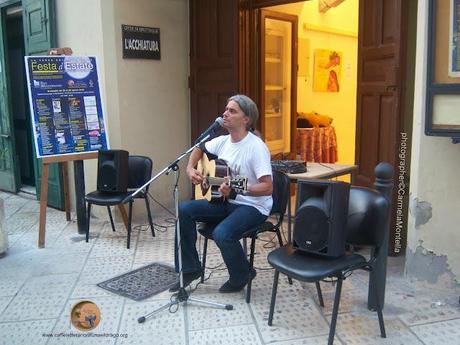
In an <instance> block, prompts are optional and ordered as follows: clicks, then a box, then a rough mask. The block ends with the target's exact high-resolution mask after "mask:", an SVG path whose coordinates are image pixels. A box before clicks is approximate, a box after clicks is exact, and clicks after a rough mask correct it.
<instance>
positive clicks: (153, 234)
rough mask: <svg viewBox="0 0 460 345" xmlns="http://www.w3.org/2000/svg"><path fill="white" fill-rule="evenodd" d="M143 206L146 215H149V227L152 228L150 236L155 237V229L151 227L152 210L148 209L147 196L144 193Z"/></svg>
mask: <svg viewBox="0 0 460 345" xmlns="http://www.w3.org/2000/svg"><path fill="white" fill-rule="evenodd" d="M144 200H145V207H147V216H148V217H149V224H150V229H151V230H152V236H153V237H155V229H154V228H153V221H152V212H151V211H150V204H149V196H148V194H145V195H144Z"/></svg>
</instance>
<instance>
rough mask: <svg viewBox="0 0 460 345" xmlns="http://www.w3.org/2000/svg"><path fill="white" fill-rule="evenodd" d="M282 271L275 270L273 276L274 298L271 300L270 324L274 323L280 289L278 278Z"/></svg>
mask: <svg viewBox="0 0 460 345" xmlns="http://www.w3.org/2000/svg"><path fill="white" fill-rule="evenodd" d="M279 275H280V273H279V272H278V271H277V270H275V275H274V277H273V287H272V300H271V301H270V312H269V313H268V325H269V326H271V325H272V324H273V313H274V312H275V302H276V292H277V291H278V278H279Z"/></svg>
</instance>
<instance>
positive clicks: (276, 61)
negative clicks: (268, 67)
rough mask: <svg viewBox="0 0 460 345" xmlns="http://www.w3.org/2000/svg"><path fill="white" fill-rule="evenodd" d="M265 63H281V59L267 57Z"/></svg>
mask: <svg viewBox="0 0 460 345" xmlns="http://www.w3.org/2000/svg"><path fill="white" fill-rule="evenodd" d="M265 62H271V63H281V59H280V58H276V57H270V56H266V57H265Z"/></svg>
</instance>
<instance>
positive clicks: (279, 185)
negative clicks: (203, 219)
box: [198, 171, 292, 303]
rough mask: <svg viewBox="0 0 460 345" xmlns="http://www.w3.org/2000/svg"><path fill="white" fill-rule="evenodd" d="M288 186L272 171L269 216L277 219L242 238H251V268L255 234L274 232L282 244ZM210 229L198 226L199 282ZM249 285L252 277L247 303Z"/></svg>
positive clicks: (209, 237)
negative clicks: (201, 240) (200, 246)
mask: <svg viewBox="0 0 460 345" xmlns="http://www.w3.org/2000/svg"><path fill="white" fill-rule="evenodd" d="M289 188H290V181H289V177H288V176H287V175H286V174H284V173H282V172H280V171H273V194H272V197H273V206H272V210H271V212H270V215H271V216H276V217H277V221H276V223H272V222H271V221H270V220H266V221H265V222H264V223H262V224H260V225H258V226H256V227H254V228H252V229H250V230H248V231H246V232H245V233H244V234H243V236H242V238H244V239H246V238H250V239H251V254H250V257H249V265H250V267H251V269H252V268H253V267H254V254H255V245H256V239H257V236H258V235H259V234H261V233H263V232H267V231H270V232H274V233H276V236H277V237H278V242H279V244H280V246H282V245H283V239H282V237H281V232H280V227H281V224H282V223H283V219H284V214H285V213H286V207H287V202H288V198H289V194H290V193H289ZM212 230H213V227H210V226H207V225H206V224H205V227H203V228H199V229H198V231H199V233H200V234H201V235H202V236H203V237H204V245H203V259H202V261H203V266H202V268H203V269H202V274H201V282H204V274H205V269H206V253H207V249H208V239H212ZM289 283H291V284H292V281H291V280H290V279H289ZM251 286H252V279H251V280H250V281H249V282H248V285H247V292H246V302H247V303H249V302H250V301H251Z"/></svg>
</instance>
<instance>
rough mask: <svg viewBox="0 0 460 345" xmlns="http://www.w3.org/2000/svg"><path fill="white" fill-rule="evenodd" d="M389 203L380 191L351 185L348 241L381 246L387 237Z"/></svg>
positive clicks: (355, 243) (356, 243)
mask: <svg viewBox="0 0 460 345" xmlns="http://www.w3.org/2000/svg"><path fill="white" fill-rule="evenodd" d="M388 217H389V203H388V201H387V200H386V199H385V197H384V196H383V195H382V194H381V193H380V192H378V191H376V190H373V189H369V188H365V187H357V186H351V188H350V197H349V202H348V222H347V243H350V244H354V245H366V246H374V247H380V246H381V245H382V243H383V240H384V238H385V232H386V231H387V229H386V224H387V221H388Z"/></svg>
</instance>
